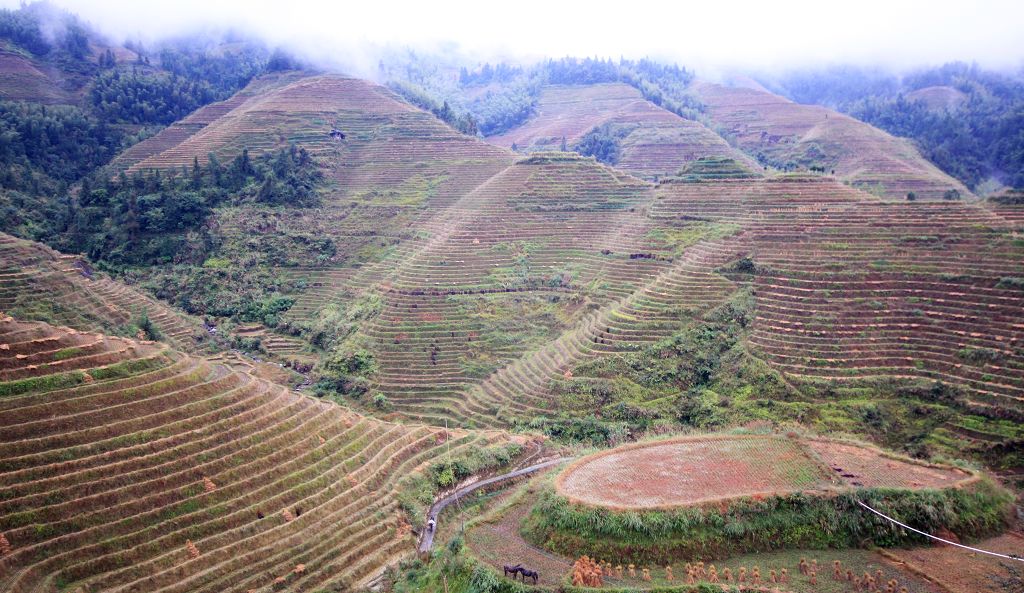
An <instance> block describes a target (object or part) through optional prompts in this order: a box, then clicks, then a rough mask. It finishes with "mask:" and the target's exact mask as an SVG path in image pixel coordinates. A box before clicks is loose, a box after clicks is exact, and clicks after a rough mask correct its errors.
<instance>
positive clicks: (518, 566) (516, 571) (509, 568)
mask: <svg viewBox="0 0 1024 593" xmlns="http://www.w3.org/2000/svg"><path fill="white" fill-rule="evenodd" d="M502 568H504V569H505V576H508V575H509V573H512V578H513V579H514V578H516V575H517V574H519V571H521V570H523V565H522V564H516V565H515V566H509V565H507V564H505V565H502Z"/></svg>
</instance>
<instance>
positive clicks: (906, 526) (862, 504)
mask: <svg viewBox="0 0 1024 593" xmlns="http://www.w3.org/2000/svg"><path fill="white" fill-rule="evenodd" d="M857 504H859V505H860V506H862V507H864V508H866V509H867V510H869V511H871V512H872V513H874V514H876V515H878V516H879V517H881V518H883V519H885V520H886V521H891V522H893V523H895V524H897V525H899V526H900V527H902V528H904V529H909V530H910V531H913V532H914V533H920V534H921V535H923V536H925V537H930V538H932V539H934V540H938V541H940V542H942V543H944V544H949V545H951V546H956V547H958V548H964V549H965V550H970V551H972V552H979V553H981V554H988V555H989V556H998V557H1000V558H1006V559H1007V560H1017V561H1018V562H1024V558H1021V557H1020V556H1018V555H1016V554H1000V553H999V552H990V551H988V550H982V549H979V548H972V547H971V546H965V545H963V544H958V543H956V542H951V541H949V540H948V539H942V538H941V537H937V536H934V535H931V534H929V533H925V532H923V531H921V530H920V529H914V528H913V527H911V526H910V525H906V524H904V523H900V522H899V521H897V520H896V519H893V518H892V517H889V516H887V515H883V514H882V513H880V512H878V511H876V510H875V509H873V508H871V507H869V506H868V505H866V504H864V503H863V502H861V501H859V500H858V501H857Z"/></svg>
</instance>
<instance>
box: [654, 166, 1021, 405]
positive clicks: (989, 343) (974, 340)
mask: <svg viewBox="0 0 1024 593" xmlns="http://www.w3.org/2000/svg"><path fill="white" fill-rule="evenodd" d="M658 192H659V197H658V200H657V201H656V203H655V206H654V207H652V209H651V215H652V216H654V217H656V218H659V219H665V220H673V219H677V218H680V217H694V218H700V219H706V220H713V221H730V222H732V223H736V224H741V225H743V226H744V228H745V233H744V235H743V236H744V239H745V246H746V247H747V249H749V252H750V254H751V257H752V259H753V261H754V262H755V263H756V265H757V266H758V268H759V269H758V272H757V273H756V274H755V275H754V278H753V281H754V289H755V296H756V319H755V322H754V326H753V334H752V336H751V345H752V346H753V347H754V348H755V350H756V351H757V352H758V353H759V356H761V357H763V358H764V360H766V361H768V362H769V363H770V364H771V365H773V366H774V367H776V368H777V369H779V370H781V371H783V372H785V373H787V374H788V375H790V376H792V377H794V378H796V379H800V378H807V379H814V380H832V381H837V382H840V383H855V382H857V381H863V380H869V379H873V378H879V377H890V378H901V377H907V378H909V377H919V378H927V379H935V380H939V381H943V382H947V383H951V384H956V385H960V386H962V387H963V388H965V389H966V390H967V391H968V392H969V394H970V400H971V401H972V402H974V404H975V405H976V406H977V407H978V409H979V410H980V409H988V410H991V409H992V407H1000V408H1007V409H1019V407H1020V403H1021V397H1022V395H1024V391H1022V388H1024V366H1022V364H1024V363H1022V361H1021V359H1020V357H1019V356H1018V355H1017V354H1015V352H1016V348H1017V346H1016V345H1017V344H1020V343H1021V340H1024V327H1022V326H1021V324H1020V323H1019V313H1020V311H1021V307H1022V306H1024V293H1021V291H1020V290H1017V289H1014V288H1012V287H1010V286H1008V285H1006V284H1005V283H1004V282H1003V281H1002V279H1003V278H1006V277H1014V276H1017V275H1019V273H1020V270H1021V269H1022V268H1021V266H1022V265H1024V246H1022V245H1021V244H1020V242H1019V241H1016V240H1015V239H1014V237H1015V233H1016V232H1017V231H1016V225H1015V223H1013V222H1012V221H1011V220H1009V219H1008V217H1006V216H1002V215H1000V214H996V213H993V212H991V211H990V210H988V209H986V208H984V207H981V206H979V205H976V204H969V203H955V204H950V203H917V204H910V203H891V202H884V201H880V200H878V199H877V198H874V197H873V196H870V195H868V194H865V193H863V192H860V191H857V190H855V189H852V188H850V187H847V186H844V185H841V184H838V183H836V182H834V181H832V180H829V179H828V178H814V177H783V178H779V179H772V180H765V181H756V180H755V181H750V180H739V181H723V182H716V183H706V184H686V183H666V184H662V185H661V186H659V188H658Z"/></svg>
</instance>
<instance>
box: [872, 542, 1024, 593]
mask: <svg viewBox="0 0 1024 593" xmlns="http://www.w3.org/2000/svg"><path fill="white" fill-rule="evenodd" d="M973 545H974V547H977V548H980V549H983V550H991V551H993V552H1001V553H1003V554H1022V553H1024V537H1021V535H1019V534H1017V533H1014V532H1010V533H1007V534H1004V535H1000V536H999V537H994V538H990V539H986V540H982V541H980V542H977V543H975V544H973ZM890 555H891V556H892V557H893V558H896V559H898V560H901V561H903V562H904V563H905V564H906V566H907V568H909V569H911V570H914V571H917V572H919V573H921V574H924V575H926V576H928V577H929V578H930V579H932V580H933V581H935V582H936V583H937V584H939V585H940V586H942V588H943V589H945V590H946V591H949V592H951V593H989V592H993V593H994V592H1005V591H1011V590H1013V589H1004V588H1001V587H1000V586H999V584H998V583H997V582H996V581H995V580H993V577H1001V578H1002V577H1006V576H1007V571H1006V568H1004V566H1005V565H1006V564H1013V565H1014V566H1015V567H1016V568H1018V569H1024V563H1021V562H1015V561H1012V560H1005V559H1000V558H997V557H994V556H988V555H986V554H977V553H974V552H970V551H967V550H963V549H961V548H956V547H953V546H937V547H931V548H915V549H913V550H893V551H891V552H890Z"/></svg>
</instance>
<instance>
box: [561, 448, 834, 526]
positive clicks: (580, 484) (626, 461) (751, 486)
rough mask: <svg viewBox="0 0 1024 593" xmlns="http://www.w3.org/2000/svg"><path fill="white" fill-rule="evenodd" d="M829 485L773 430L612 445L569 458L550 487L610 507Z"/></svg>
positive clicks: (667, 503) (670, 503)
mask: <svg viewBox="0 0 1024 593" xmlns="http://www.w3.org/2000/svg"><path fill="white" fill-rule="evenodd" d="M830 485H831V482H830V479H829V476H828V475H827V473H826V472H825V471H824V468H822V467H821V466H820V464H818V463H816V462H815V461H814V460H812V459H810V458H809V457H808V456H807V455H806V454H805V452H804V451H803V449H802V448H801V447H800V445H799V443H797V442H795V441H792V440H789V439H785V438H780V437H723V438H707V437H702V438H699V439H684V440H676V441H668V442H658V443H651V444H648V445H647V446H641V447H632V448H625V449H619V450H614V451H611V452H608V453H605V454H599V455H596V456H592V457H589V458H586V459H584V460H582V461H581V462H578V463H577V464H575V465H573V466H571V467H570V468H569V469H567V470H566V471H565V473H563V474H562V476H561V477H560V478H559V480H558V490H559V492H561V493H562V494H563V495H565V496H568V497H569V498H571V499H573V500H576V501H579V502H582V503H585V504H593V505H600V506H610V507H617V508H654V507H668V506H678V505H685V504H694V503H697V502H702V501H707V500H714V499H720V498H733V497H737V496H749V495H756V494H767V493H772V492H788V491H794V490H813V489H820V488H826V487H828V486H830Z"/></svg>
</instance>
